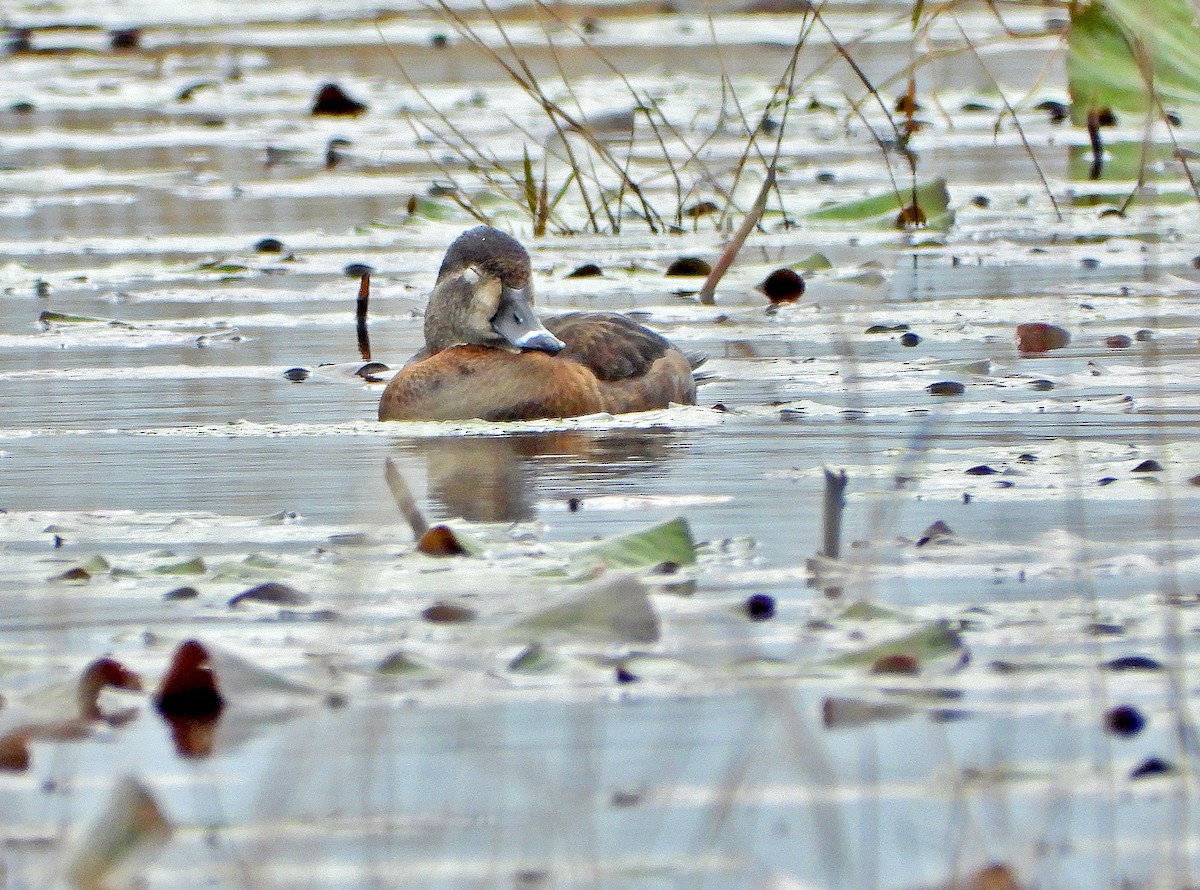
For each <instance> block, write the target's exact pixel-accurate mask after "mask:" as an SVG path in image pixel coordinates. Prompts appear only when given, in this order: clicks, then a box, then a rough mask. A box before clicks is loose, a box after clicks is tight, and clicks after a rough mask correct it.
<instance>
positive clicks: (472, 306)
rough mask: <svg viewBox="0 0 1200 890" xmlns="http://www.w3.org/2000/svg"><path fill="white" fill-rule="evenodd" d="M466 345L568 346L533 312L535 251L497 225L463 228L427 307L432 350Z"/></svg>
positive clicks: (545, 348)
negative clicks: (532, 257) (532, 256)
mask: <svg viewBox="0 0 1200 890" xmlns="http://www.w3.org/2000/svg"><path fill="white" fill-rule="evenodd" d="M464 344H475V345H479V346H492V347H496V348H499V349H508V350H512V351H518V350H522V349H536V350H540V351H541V352H548V353H550V354H551V355H554V354H556V353H558V352H560V351H561V350H562V349H563V346H564V345H565V344H564V343H563V342H562V341H561V340H559V339H558V338H557V337H555V336H554V335H553V334H552V333H550V332H549V331H548V330H546V329H545V328H544V327H543V326H542V323H541V322H540V321H539V320H538V317H537V313H536V312H534V311H533V285H532V281H531V277H530V271H529V254H528V253H526V252H525V248H524V247H522V246H521V245H520V243H519V242H518V241H517V240H516V239H515V238H513V237H512V236H511V235H506V234H505V233H504V232H501V231H499V230H497V229H493V228H492V227H491V226H477V227H475V228H474V229H470V230H469V231H466V232H463V233H462V234H461V235H459V236H458V238H456V239H455V241H454V243H453V244H451V245H450V248H449V249H448V250H447V251H446V256H445V258H444V259H443V260H442V267H441V268H440V269H439V270H438V277H437V284H436V285H434V288H433V293H432V294H430V296H429V307H428V308H427V309H426V310H425V346H426V348H427V349H428V351H429V352H430V353H431V354H432V353H435V352H440V351H441V350H443V349H448V348H449V347H451V346H460V345H464Z"/></svg>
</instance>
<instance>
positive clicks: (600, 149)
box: [434, 0, 665, 233]
mask: <svg viewBox="0 0 1200 890" xmlns="http://www.w3.org/2000/svg"><path fill="white" fill-rule="evenodd" d="M434 3H435V6H436V8H438V9H439V10H441V12H442V13H443V14H444V15H445V16H447V17H448V18H449V19H450V21H451V23H452V25H453V27H454V28H455V30H456V31H458V33H459V34H460V35H461V36H462V37H463V38H464V39H466V40H467V41H468V42H470V43H471V44H473V45H474V46H475V47H476V48H477V49H479V50H480V51H481V52H483V53H484V54H485V55H486V56H488V57H489V58H490V59H491V60H492V61H493V62H495V63H496V64H497V65H498V66H500V68H501V69H502V70H503V71H504V72H505V73H506V74H508V76H509V77H510V78H512V80H513V81H515V82H516V84H517V85H518V86H519V87H521V89H522V90H524V91H525V92H526V94H527V95H529V96H530V97H531V98H532V99H534V100H535V101H536V102H537V103H538V105H539V106H540V107H541V108H542V110H543V111H544V112H545V113H546V115H547V116H549V117H551V118H552V119H557V120H558V121H561V123H562V125H563V129H566V130H569V131H572V132H577V133H579V135H580V136H582V137H583V139H584V140H585V141H586V142H587V143H588V145H589V146H590V147H591V148H592V149H593V150H594V151H595V152H596V153H597V154H598V155H599V156H600V158H601V159H602V160H604V162H605V163H606V164H607V165H609V166H610V167H611V168H612V169H613V170H614V171H616V172H618V173H619V174H620V175H621V176H622V177H623V178H624V179H625V184H626V186H627V187H628V188H629V190H630V192H632V193H633V195H634V196H635V197H636V198H637V199H638V203H639V204H640V205H641V207H642V213H643V214H644V218H645V220H646V224H647V225H648V226H649V227H650V230H651V231H652V232H654V233H658V231H659V230H660V229H662V228H665V223H664V222H663V220H662V217H661V216H660V215H659V214H658V212H657V211H656V210H655V209H654V208H653V207H652V206H651V205H650V203H649V201H647V200H646V197H645V195H644V194H643V192H642V189H641V187H640V186H639V185H638V184H637V183H636V182H634V181H633V180H632V179H630V178H628V176H627V175H626V174H625V173H624V171H623V170H622V168H621V166H620V165H619V164H617V163H616V160H615V158H613V157H612V155H611V153H610V152H609V151H608V150H607V148H606V147H605V146H604V145H603V143H601V142H600V140H599V139H597V138H596V137H595V135H594V134H592V133H590V132H589V131H588V129H587V128H586V127H585V126H584V125H583V124H581V122H580V121H579V120H577V119H576V118H575V117H574V116H573V115H571V114H569V113H568V112H567V111H566V110H565V109H563V108H562V107H561V106H560V105H558V104H557V103H556V102H554V101H553V100H552V99H551V98H550V97H549V96H547V95H546V93H545V91H544V90H543V89H542V87H541V85H540V84H539V83H538V82H537V79H536V78H535V77H534V76H533V74H532V72H530V71H529V68H528V66H527V65H526V64H525V63H524V62H523V61H518V66H519V68H518V67H514V65H513V64H512V63H510V62H509V61H508V60H507V59H505V58H504V57H503V56H501V55H500V54H499V53H498V52H496V51H495V50H494V49H492V48H491V47H490V46H489V45H488V44H487V42H486V41H485V40H484V39H483V38H482V37H481V36H480V35H479V34H478V33H477V32H476V31H475V30H474V28H473V27H472V26H471V24H470V23H469V22H468V21H466V20H465V19H464V18H463V17H462V15H461V14H459V13H458V12H457V11H456V10H454V9H452V8H451V7H450V6H449V4H448V3H446V2H445V0H434ZM481 5H482V6H483V8H484V9H485V10H487V11H488V13H489V15H491V16H492V18H493V21H494V22H495V23H496V26H497V27H498V28H499V33H500V36H501V39H502V40H503V41H504V44H505V47H506V48H507V49H508V51H509V52H511V53H512V54H513V56H514V58H517V59H518V60H519V59H520V54H519V52H518V51H517V48H516V47H515V46H514V45H513V44H512V41H511V40H510V39H509V37H508V33H507V32H506V31H505V30H504V28H503V25H502V24H501V23H500V20H499V19H498V18H497V17H496V16H495V13H494V12H493V11H492V10H491V8H490V7H489V6H488V4H487V3H481ZM564 142H565V139H564Z"/></svg>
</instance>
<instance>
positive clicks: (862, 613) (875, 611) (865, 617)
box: [838, 600, 903, 621]
mask: <svg viewBox="0 0 1200 890" xmlns="http://www.w3.org/2000/svg"><path fill="white" fill-rule="evenodd" d="M901 617H903V616H902V615H901V613H899V612H897V611H895V610H894V609H885V608H884V607H883V606H877V605H876V604H875V603H869V602H865V601H861V600H860V601H859V602H857V603H851V604H850V605H849V606H847V607H846V608H845V609H843V610H842V612H841V614H840V615H838V618H839V619H841V620H842V621H880V620H893V621H894V620H896V619H897V618H901Z"/></svg>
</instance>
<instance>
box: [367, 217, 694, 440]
mask: <svg viewBox="0 0 1200 890" xmlns="http://www.w3.org/2000/svg"><path fill="white" fill-rule="evenodd" d="M701 360H702V359H696V358H694V357H693V358H689V357H688V356H687V355H685V354H684V353H683V352H681V351H680V350H679V349H677V348H676V347H675V346H673V345H672V344H671V343H670V341H668V340H667V339H666V338H665V337H663V336H661V335H660V334H656V333H655V332H654V331H652V330H650V329H649V328H646V327H643V326H642V325H640V324H638V323H637V322H635V321H633V320H632V319H631V318H629V317H627V316H625V315H621V314H620V313H617V312H570V313H568V314H566V315H558V316H555V317H553V318H547V319H546V320H545V322H544V323H543V322H540V321H539V320H538V317H537V314H536V313H535V312H534V310H533V283H532V280H531V275H530V268H529V254H528V253H526V251H525V248H524V247H522V246H521V244H520V243H519V242H518V241H517V240H516V239H515V238H513V237H511V236H510V235H506V234H505V233H503V232H501V231H498V230H497V229H493V228H492V227H490V226H478V227H476V228H474V229H471V230H469V231H467V232H464V233H463V234H462V235H460V236H459V237H458V238H457V239H456V240H455V241H454V243H453V244H451V245H450V248H449V249H448V250H447V251H446V256H445V258H444V259H443V260H442V265H441V268H440V269H439V270H438V275H437V283H436V284H435V285H434V288H433V292H432V293H431V294H430V296H429V306H428V308H427V309H426V311H425V348H424V349H422V350H421V351H420V352H418V353H417V354H416V355H415V356H413V358H412V359H411V360H409V362H408V363H407V364H406V365H405V366H404V368H403V369H401V371H400V373H398V374H397V375H396V376H395V377H393V378H392V379H391V381H389V382H388V385H387V388H386V389H385V390H384V391H383V397H382V399H380V402H379V419H380V420H465V419H468V418H479V419H481V420H536V419H540V418H551V417H575V416H578V415H581V414H596V413H600V412H606V413H609V414H623V413H626V412H630V411H647V410H650V409H653V408H665V407H667V406H668V405H670V404H671V403H672V402H674V403H678V404H684V405H694V404H695V403H696V384H695V381H694V379H693V378H692V370H693V367H694V366H695V365H698V364H699V363H700V361H701Z"/></svg>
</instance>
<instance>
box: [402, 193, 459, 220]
mask: <svg viewBox="0 0 1200 890" xmlns="http://www.w3.org/2000/svg"><path fill="white" fill-rule="evenodd" d="M408 212H409V214H410V215H412V216H419V217H422V218H423V219H431V220H434V221H436V222H448V221H451V220H455V219H458V218H460V217H461V216H462V210H461V209H459V207H458V205H457V204H449V203H446V202H444V201H434V200H433V199H432V198H423V197H420V196H417V197H414V198H412V199H410V200H409V202H408Z"/></svg>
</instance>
